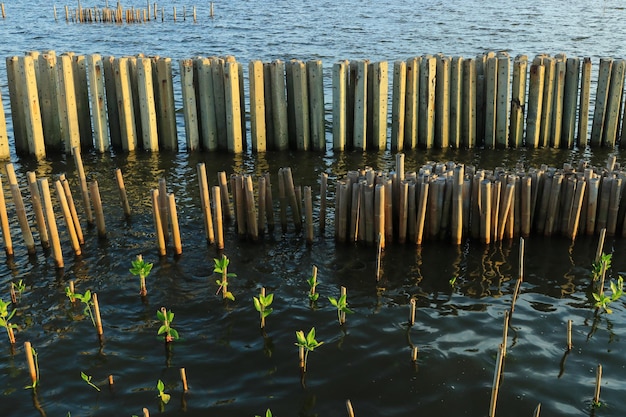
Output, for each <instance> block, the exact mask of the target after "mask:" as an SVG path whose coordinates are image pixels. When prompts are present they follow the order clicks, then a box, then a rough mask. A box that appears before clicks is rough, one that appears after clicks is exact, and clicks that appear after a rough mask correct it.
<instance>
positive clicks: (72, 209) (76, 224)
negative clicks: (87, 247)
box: [59, 174, 85, 245]
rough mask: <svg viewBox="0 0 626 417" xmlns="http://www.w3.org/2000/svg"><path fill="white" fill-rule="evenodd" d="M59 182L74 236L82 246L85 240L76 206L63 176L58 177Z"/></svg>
mask: <svg viewBox="0 0 626 417" xmlns="http://www.w3.org/2000/svg"><path fill="white" fill-rule="evenodd" d="M59 180H61V185H63V191H64V192H65V198H66V199H67V205H68V206H69V209H70V214H71V215H72V221H73V224H74V228H75V229H76V236H77V237H78V242H79V243H80V244H81V245H82V244H84V243H85V238H84V236H83V229H82V227H81V226H80V220H79V219H78V213H77V212H76V205H75V204H74V198H73V197H72V190H70V184H69V182H68V181H67V179H66V178H65V175H64V174H62V175H59Z"/></svg>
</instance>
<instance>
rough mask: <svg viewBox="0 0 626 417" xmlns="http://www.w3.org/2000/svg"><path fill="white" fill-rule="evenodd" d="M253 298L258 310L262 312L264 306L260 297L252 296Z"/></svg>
mask: <svg viewBox="0 0 626 417" xmlns="http://www.w3.org/2000/svg"><path fill="white" fill-rule="evenodd" d="M252 300H253V301H254V308H255V309H256V311H258V312H261V310H262V308H261V302H260V301H259V299H258V298H256V297H252Z"/></svg>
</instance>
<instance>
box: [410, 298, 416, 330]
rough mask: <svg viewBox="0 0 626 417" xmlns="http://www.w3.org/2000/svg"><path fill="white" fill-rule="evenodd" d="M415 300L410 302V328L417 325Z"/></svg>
mask: <svg viewBox="0 0 626 417" xmlns="http://www.w3.org/2000/svg"><path fill="white" fill-rule="evenodd" d="M415 309H416V304H415V298H411V300H410V301H409V326H413V325H414V324H415Z"/></svg>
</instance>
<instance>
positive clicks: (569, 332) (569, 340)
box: [566, 320, 572, 352]
mask: <svg viewBox="0 0 626 417" xmlns="http://www.w3.org/2000/svg"><path fill="white" fill-rule="evenodd" d="M566 347H567V351H568V352H569V351H570V350H572V320H567V345H566Z"/></svg>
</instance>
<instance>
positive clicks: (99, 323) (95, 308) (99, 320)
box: [91, 292, 104, 337]
mask: <svg viewBox="0 0 626 417" xmlns="http://www.w3.org/2000/svg"><path fill="white" fill-rule="evenodd" d="M91 299H92V301H93V312H94V315H95V318H96V330H97V332H98V336H100V337H102V335H103V334H104V331H103V329H102V317H101V316H100V304H99V303H98V294H96V293H95V292H94V293H93V294H92V296H91Z"/></svg>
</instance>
